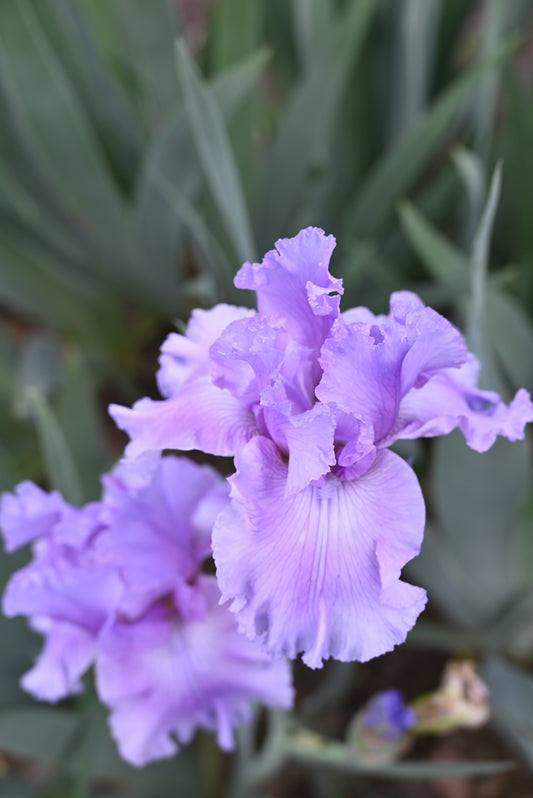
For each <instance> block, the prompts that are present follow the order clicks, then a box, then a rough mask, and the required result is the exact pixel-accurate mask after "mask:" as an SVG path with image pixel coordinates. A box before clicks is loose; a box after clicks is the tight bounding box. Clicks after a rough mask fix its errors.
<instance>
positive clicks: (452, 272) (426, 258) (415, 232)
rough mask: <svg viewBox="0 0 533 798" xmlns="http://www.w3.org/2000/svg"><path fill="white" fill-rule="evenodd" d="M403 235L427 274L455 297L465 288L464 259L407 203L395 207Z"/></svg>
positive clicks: (466, 268) (467, 284)
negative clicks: (452, 290) (447, 288)
mask: <svg viewBox="0 0 533 798" xmlns="http://www.w3.org/2000/svg"><path fill="white" fill-rule="evenodd" d="M399 213H400V221H401V223H402V227H403V231H404V233H405V235H406V237H407V239H408V241H409V243H410V244H411V246H412V247H413V249H414V250H415V252H416V253H417V255H418V256H419V257H420V259H421V261H422V263H423V264H424V266H426V268H427V270H428V271H429V273H430V274H431V275H432V276H433V277H434V278H435V279H437V280H439V281H440V282H442V283H443V284H444V285H447V286H450V288H452V289H454V291H456V292H457V294H461V293H462V292H464V291H465V290H468V288H469V282H468V259H467V258H466V256H465V255H464V254H463V253H462V252H461V251H460V250H459V249H458V248H457V247H456V246H455V245H454V244H452V243H451V242H450V241H449V240H448V239H447V238H446V237H445V236H443V235H442V234H441V233H439V232H438V231H437V230H436V229H435V228H434V227H433V225H432V224H431V223H430V222H428V221H427V219H425V218H424V216H422V214H421V213H420V212H419V211H418V210H417V209H416V208H415V207H414V205H411V203H409V202H402V203H401V204H400V206H399Z"/></svg>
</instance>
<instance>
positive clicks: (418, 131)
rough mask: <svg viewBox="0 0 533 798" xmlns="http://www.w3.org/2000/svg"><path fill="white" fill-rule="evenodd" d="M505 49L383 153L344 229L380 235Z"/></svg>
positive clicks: (467, 75)
mask: <svg viewBox="0 0 533 798" xmlns="http://www.w3.org/2000/svg"><path fill="white" fill-rule="evenodd" d="M513 46H514V44H513ZM510 49H511V46H509V47H506V48H505V49H504V50H502V51H501V52H500V53H499V54H498V56H495V57H494V58H493V59H491V60H490V61H489V62H487V63H485V64H483V65H481V66H479V67H475V68H471V69H469V70H467V71H466V73H465V72H463V73H462V74H461V76H460V77H458V78H456V79H455V81H454V82H453V83H451V84H450V85H449V86H448V87H447V88H446V89H445V90H444V91H443V92H442V93H441V94H440V95H439V96H438V97H437V99H436V100H434V101H433V103H432V104H431V105H430V106H429V108H428V110H427V111H426V113H425V114H424V116H422V117H421V119H420V121H419V122H418V123H417V124H416V125H415V126H414V127H412V128H411V130H410V131H409V132H408V133H406V135H405V136H404V137H403V138H402V139H401V140H400V141H399V142H398V143H397V144H396V145H395V146H393V147H391V148H390V149H388V150H387V151H386V152H385V153H384V155H383V156H382V157H381V158H380V160H379V161H378V163H377V164H376V165H375V166H374V167H373V168H372V169H371V171H370V173H369V174H368V175H367V177H366V178H365V180H363V182H362V184H361V185H360V186H359V189H358V191H357V195H356V199H355V200H354V202H353V203H352V205H351V207H350V208H348V210H347V212H346V214H345V218H344V220H343V229H344V230H347V231H349V232H351V233H356V234H359V235H364V236H370V237H372V236H376V235H378V234H379V232H380V230H381V229H382V228H383V226H384V225H385V224H386V222H387V221H388V220H389V218H390V215H391V212H392V210H393V207H394V204H395V203H396V202H397V201H398V199H399V198H401V197H402V196H404V195H405V194H406V193H407V192H408V191H409V190H410V188H411V187H412V186H413V184H414V183H415V181H416V180H417V179H418V177H419V176H420V174H421V172H422V170H423V168H424V167H425V165H426V164H427V162H428V160H429V159H430V158H431V156H432V155H433V154H434V152H435V150H436V148H437V147H438V146H439V144H440V142H441V141H442V139H443V138H444V136H445V135H446V134H447V133H448V132H449V129H450V126H451V125H452V124H453V122H454V121H456V120H457V118H458V116H459V114H460V113H461V111H462V110H463V109H464V107H465V104H466V103H467V101H468V99H469V98H470V97H471V95H472V93H473V91H474V89H475V88H476V86H477V85H478V84H479V82H480V81H481V80H482V79H483V78H484V77H485V76H486V75H487V74H489V73H490V72H491V70H493V69H495V68H496V67H497V66H498V64H499V63H500V62H501V61H502V60H503V59H504V58H505V57H506V56H507V55H508V54H509V50H510Z"/></svg>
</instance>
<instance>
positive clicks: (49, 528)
mask: <svg viewBox="0 0 533 798" xmlns="http://www.w3.org/2000/svg"><path fill="white" fill-rule="evenodd" d="M104 486H105V489H104V494H103V497H102V500H101V501H100V502H94V503H91V504H88V505H86V506H85V507H82V508H77V507H73V506H71V505H69V504H68V503H67V502H65V501H64V499H63V498H62V497H61V496H60V494H59V493H57V492H53V493H45V492H44V491H42V490H41V489H40V488H38V487H37V486H36V485H33V484H32V483H30V482H24V483H21V485H19V486H18V488H17V490H16V492H15V493H14V494H10V493H6V494H4V495H3V497H2V502H1V506H0V526H1V527H2V531H3V534H4V539H5V541H6V548H7V549H8V550H13V549H15V548H18V547H19V546H22V545H24V544H25V543H28V542H30V541H31V542H33V557H32V559H31V561H30V563H29V564H28V565H27V566H25V567H24V568H22V569H21V570H19V571H17V572H16V573H15V574H14V575H13V576H12V578H11V580H10V582H9V583H8V585H7V588H6V592H5V595H4V612H5V613H6V615H9V616H12V615H26V616H28V617H29V619H30V623H31V625H32V626H33V627H34V628H35V629H36V630H37V631H39V632H40V633H41V634H42V635H43V636H44V638H45V644H44V647H43V651H42V653H41V654H40V656H39V658H38V660H37V662H36V664H35V666H34V667H33V668H32V670H30V671H29V673H27V674H26V675H25V677H23V682H22V683H23V686H24V688H25V689H26V690H28V691H29V692H30V693H32V694H33V695H35V696H36V697H37V698H40V699H45V700H49V701H56V700H58V699H60V698H63V697H64V696H66V695H69V694H71V693H77V692H80V691H81V690H82V682H81V677H82V676H83V675H84V673H85V672H86V671H87V670H88V668H89V667H90V666H91V665H92V664H94V665H95V670H96V688H97V692H98V694H99V696H100V698H101V700H102V701H103V702H104V703H106V704H107V705H108V707H109V708H110V726H111V730H112V733H113V735H114V737H115V739H116V741H117V744H118V747H119V749H120V752H121V754H122V756H123V757H124V758H125V759H127V760H128V761H129V762H131V763H132V764H134V765H138V766H141V765H144V764H146V763H147V762H150V761H152V760H154V759H159V758H161V757H166V756H171V755H172V754H173V753H175V752H176V751H177V750H178V747H179V745H180V744H181V743H187V742H189V741H190V740H191V738H192V736H193V734H194V732H195V731H196V729H197V728H198V727H203V728H206V729H208V730H210V731H213V732H214V733H215V734H216V735H217V740H218V743H219V745H220V746H221V747H222V748H225V749H227V748H231V747H232V745H233V728H234V727H235V726H236V725H237V724H240V723H242V722H244V721H247V720H249V719H250V717H251V714H252V706H253V704H254V703H255V702H260V703H264V704H267V705H268V706H274V707H285V708H288V707H290V706H291V705H292V699H293V690H292V685H291V675H290V670H289V667H288V664H287V662H286V661H285V660H271V659H270V658H269V657H268V655H266V654H265V653H264V652H263V651H262V650H261V649H260V647H259V646H258V645H257V644H256V643H253V642H251V641H248V640H246V639H245V638H244V637H243V636H242V635H240V634H239V633H238V630H237V626H236V623H235V619H234V617H233V616H232V615H231V613H230V612H228V610H227V609H225V608H223V607H221V606H220V605H219V599H220V591H219V589H218V586H217V583H216V580H215V578H214V577H212V576H207V575H205V574H203V573H202V567H203V565H204V562H205V560H206V558H207V557H209V556H210V552H211V544H210V537H211V529H212V526H213V522H214V519H215V517H216V516H217V514H218V513H219V512H220V510H221V509H222V508H223V507H224V506H225V505H226V504H227V501H228V496H227V494H228V489H227V484H226V483H225V481H224V479H223V478H222V477H221V476H220V475H219V474H218V473H217V472H216V471H215V470H214V469H212V468H210V467H209V466H199V465H197V464H196V463H193V462H191V461H189V460H187V459H185V458H176V457H165V458H162V459H160V460H157V462H155V463H153V464H152V465H151V467H150V468H147V467H146V462H145V458H140V459H139V460H136V461H135V462H128V463H125V464H123V465H120V466H119V467H118V468H117V469H115V470H114V471H113V472H111V473H110V474H108V475H106V476H105V477H104Z"/></svg>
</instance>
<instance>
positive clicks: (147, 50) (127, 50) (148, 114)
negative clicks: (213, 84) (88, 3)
mask: <svg viewBox="0 0 533 798" xmlns="http://www.w3.org/2000/svg"><path fill="white" fill-rule="evenodd" d="M97 5H99V8H98V14H99V15H100V16H101V17H102V26H104V27H105V28H106V29H107V31H108V35H109V36H110V37H111V38H112V41H113V46H114V56H115V59H116V61H118V62H119V64H120V67H121V68H122V70H123V72H124V73H125V74H126V75H127V76H128V78H129V81H130V83H132V84H133V92H132V95H133V99H134V101H136V103H137V106H138V112H139V115H140V116H141V118H143V119H144V121H145V124H146V126H147V128H148V129H154V128H155V125H156V124H158V123H159V122H160V121H161V120H163V119H166V118H167V116H168V110H169V108H173V107H174V105H175V104H176V101H177V98H178V95H179V85H178V81H177V79H176V69H175V62H174V41H175V39H176V37H177V36H178V35H179V27H180V20H179V16H178V4H177V3H174V2H171V0H156V2H149V3H147V2H146V0H113V2H111V3H107V4H106V3H99V4H97ZM102 6H107V7H104V8H102Z"/></svg>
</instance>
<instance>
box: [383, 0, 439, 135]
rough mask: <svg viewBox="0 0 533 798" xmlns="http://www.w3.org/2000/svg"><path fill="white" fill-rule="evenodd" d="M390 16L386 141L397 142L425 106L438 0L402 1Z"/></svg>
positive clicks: (437, 13) (436, 27)
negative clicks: (390, 40) (387, 139)
mask: <svg viewBox="0 0 533 798" xmlns="http://www.w3.org/2000/svg"><path fill="white" fill-rule="evenodd" d="M387 11H388V12H389V14H390V15H391V17H392V20H391V21H392V23H393V24H392V26H391V27H392V39H393V40H392V42H391V44H390V49H391V51H392V67H391V69H390V81H389V85H388V106H389V107H388V109H387V110H388V112H389V139H390V140H391V141H395V140H399V139H401V137H402V136H403V135H404V134H405V133H407V132H408V131H409V130H410V129H411V128H412V127H413V125H414V124H415V123H416V122H417V120H418V117H419V115H420V113H421V112H422V111H423V109H424V108H425V106H426V101H427V95H428V91H429V88H430V85H431V80H432V72H433V66H434V63H435V60H436V55H437V53H436V45H437V41H436V39H437V32H438V22H439V15H440V12H441V3H440V0H402V2H399V3H393V4H392V5H390V6H389V7H388V9H387Z"/></svg>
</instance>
